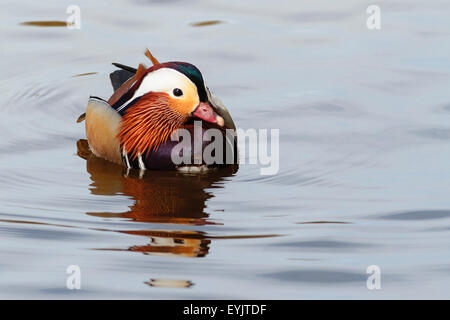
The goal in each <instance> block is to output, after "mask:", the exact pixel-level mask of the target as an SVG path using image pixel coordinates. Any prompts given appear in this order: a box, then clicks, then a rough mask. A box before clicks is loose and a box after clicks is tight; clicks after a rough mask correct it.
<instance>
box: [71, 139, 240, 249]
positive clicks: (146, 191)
mask: <svg viewBox="0 0 450 320" xmlns="http://www.w3.org/2000/svg"><path fill="white" fill-rule="evenodd" d="M77 149H78V150H77V153H78V155H79V156H80V157H82V158H84V159H86V160H87V171H88V173H89V174H90V178H91V180H92V183H91V188H90V191H91V193H92V194H96V195H116V194H123V195H126V196H129V197H130V198H131V199H133V200H134V204H133V205H132V206H130V207H129V210H128V211H126V212H122V213H109V212H88V213H87V214H89V215H92V216H97V217H118V218H127V219H130V220H133V221H137V222H152V223H168V224H185V225H205V224H214V222H212V221H209V220H208V217H209V215H208V214H207V213H206V212H205V207H206V206H205V202H206V200H207V199H210V198H212V197H213V195H212V194H211V193H209V192H207V191H206V189H211V188H221V186H220V182H222V181H224V180H225V179H226V178H227V177H229V176H231V175H233V173H234V172H236V170H237V168H224V169H221V170H215V171H212V172H209V173H205V174H191V175H187V174H183V173H178V172H172V171H145V172H142V171H141V172H140V171H139V170H133V169H132V170H127V169H126V168H125V167H123V166H120V165H117V164H114V163H112V162H109V161H106V160H103V159H101V158H98V157H96V156H94V155H93V154H92V153H91V152H90V150H89V147H88V143H87V141H86V140H84V139H82V140H79V141H78V142H77ZM120 232H122V233H126V234H131V235H140V236H145V237H149V238H150V243H149V244H148V245H144V246H133V247H130V248H128V249H124V250H126V251H136V252H142V253H144V254H162V255H177V256H183V257H204V256H206V255H207V254H208V251H209V245H210V243H211V240H210V239H211V237H209V236H208V235H207V234H206V233H204V232H199V231H186V230H181V231H180V230H132V231H120ZM113 250H122V249H113Z"/></svg>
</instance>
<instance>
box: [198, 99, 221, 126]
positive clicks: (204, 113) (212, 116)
mask: <svg viewBox="0 0 450 320" xmlns="http://www.w3.org/2000/svg"><path fill="white" fill-rule="evenodd" d="M192 115H193V116H194V117H196V118H199V119H201V120H203V121H206V122H209V123H214V124H217V125H219V126H221V127H223V125H224V123H225V121H224V120H223V118H222V117H221V116H219V115H218V114H217V113H216V112H215V111H214V109H213V108H212V106H211V105H210V104H209V102H200V103H199V105H198V106H197V108H195V110H194V112H193V113H192Z"/></svg>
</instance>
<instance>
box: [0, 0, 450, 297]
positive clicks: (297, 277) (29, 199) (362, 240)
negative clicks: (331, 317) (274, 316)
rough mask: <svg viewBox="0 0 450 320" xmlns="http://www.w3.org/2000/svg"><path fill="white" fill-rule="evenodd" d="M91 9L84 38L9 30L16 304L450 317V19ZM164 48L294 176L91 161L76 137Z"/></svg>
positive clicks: (433, 14)
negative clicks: (352, 306) (102, 301)
mask: <svg viewBox="0 0 450 320" xmlns="http://www.w3.org/2000/svg"><path fill="white" fill-rule="evenodd" d="M77 3H78V4H79V6H80V9H81V29H80V30H69V29H68V28H66V26H65V21H66V18H67V16H68V14H66V8H67V6H68V5H70V4H71V3H70V2H64V1H63V2H61V1H56V0H54V1H45V2H39V3H37V2H35V1H34V2H33V1H4V7H5V10H2V12H1V13H0V17H1V19H0V24H1V29H0V30H1V31H0V37H1V43H2V46H1V50H0V61H1V62H0V66H1V70H2V77H1V78H0V97H1V101H2V103H1V105H0V108H1V109H0V110H1V112H2V117H0V127H1V128H2V139H0V168H1V171H0V270H1V272H0V288H1V290H0V297H1V298H87V299H91V298H92V299H93V298H139V299H205V298H206V299H222V298H225V299H226V298H238V299H241V298H242V299H251V298H260V299H269V298H271V299H280V298H285V299H303V298H306V299H312V298H342V299H347V298H351V299H355V298H368V299H388V298H449V297H450V289H449V288H450V254H449V250H448V243H449V238H450V237H449V232H450V198H449V196H448V193H449V187H450V182H449V181H450V169H449V163H450V125H449V121H450V97H449V87H450V81H449V80H450V41H449V39H450V31H449V30H450V22H449V19H448V16H449V12H450V4H449V3H447V2H444V1H438V0H432V1H428V2H423V1H416V0H412V1H408V3H404V2H403V1H378V2H377V3H376V4H377V5H379V6H380V7H381V11H382V13H381V14H382V27H381V30H375V31H374V30H372V31H371V30H368V29H367V28H366V18H367V13H366V8H367V6H368V5H370V4H372V3H366V2H364V1H356V0H346V1H339V3H338V2H333V1H315V2H314V3H312V2H308V3H301V2H298V1H286V2H277V3H276V5H275V4H274V2H273V1H246V2H245V3H244V2H230V1H215V2H214V4H212V3H211V2H210V1H200V0H198V1H195V2H189V3H187V2H183V1H170V2H162V1H145V0H129V1H125V0H123V1H115V2H114V3H110V2H108V1H95V2H93V1H79V2H77ZM146 47H149V48H150V49H151V50H152V52H153V53H154V54H155V56H156V57H157V58H158V59H159V60H160V61H169V60H184V61H188V62H191V63H193V64H195V65H196V66H198V67H199V68H200V70H202V72H203V74H204V76H205V77H206V79H207V82H208V86H209V87H210V88H212V89H213V90H214V91H215V93H216V94H217V95H218V96H219V97H220V98H221V100H223V101H224V103H225V104H226V105H227V106H228V108H229V109H230V111H231V113H232V115H233V118H234V120H235V122H236V124H237V126H238V127H240V128H244V129H248V128H256V129H258V128H267V129H270V128H279V129H280V171H279V173H278V174H277V175H274V176H261V175H260V170H259V169H260V167H259V166H258V165H241V166H240V168H239V170H238V171H237V172H232V171H230V170H224V171H219V172H214V173H212V174H207V175H197V176H186V175H180V174H176V173H167V172H149V173H147V174H146V175H145V176H144V177H142V178H140V177H139V175H136V174H135V173H127V172H126V171H124V169H123V168H122V167H120V166H117V165H114V164H111V163H108V162H106V161H103V160H101V159H96V158H92V157H90V156H89V154H88V153H87V152H86V142H85V141H84V140H83V139H85V134H84V127H83V125H82V124H77V123H76V119H77V117H78V116H79V115H80V114H81V113H83V112H84V109H85V106H86V102H87V99H88V97H89V95H96V96H101V97H105V98H106V97H108V96H109V95H110V94H111V91H112V88H111V86H110V84H109V77H108V74H109V72H111V71H112V70H113V67H112V66H111V64H110V63H111V62H120V63H124V64H129V65H137V64H138V63H139V62H144V61H145V57H144V56H143V51H144V49H145V48H146ZM247 160H248V159H247ZM69 265H78V266H80V268H81V274H82V278H81V283H82V289H81V290H68V289H67V288H66V279H67V274H66V268H67V267H68V266H69ZM370 265H378V266H379V267H380V268H381V286H382V289H381V290H368V289H367V287H366V279H367V277H368V275H367V274H366V269H367V267H368V266H370Z"/></svg>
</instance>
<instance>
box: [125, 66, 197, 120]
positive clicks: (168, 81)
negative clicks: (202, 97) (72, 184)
mask: <svg viewBox="0 0 450 320" xmlns="http://www.w3.org/2000/svg"><path fill="white" fill-rule="evenodd" d="M189 85H192V86H193V87H194V88H197V86H196V85H195V83H193V82H192V81H191V79H189V78H188V77H186V76H185V75H184V74H182V73H181V72H178V71H177V70H175V69H171V68H161V69H158V70H156V71H153V72H150V73H149V74H147V75H146V76H145V77H144V79H142V82H141V85H140V86H139V88H138V89H137V90H136V91H135V93H134V94H133V96H132V97H131V98H130V99H129V100H128V101H126V102H125V103H124V104H122V105H121V106H120V107H119V108H117V112H120V111H121V110H123V109H125V108H126V107H127V106H128V104H130V103H131V102H132V101H133V100H134V99H136V98H138V97H141V96H143V95H144V94H146V93H149V92H165V93H167V94H169V95H170V96H171V97H172V98H178V99H180V98H182V97H183V96H184V94H185V93H186V92H188V90H189ZM174 89H180V90H181V91H182V92H183V94H182V95H181V96H175V95H174V93H173V90H174Z"/></svg>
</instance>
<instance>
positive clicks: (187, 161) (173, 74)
mask: <svg viewBox="0 0 450 320" xmlns="http://www.w3.org/2000/svg"><path fill="white" fill-rule="evenodd" d="M145 55H146V56H147V57H148V58H149V59H150V60H151V62H152V64H153V65H152V66H151V67H149V68H147V67H146V66H145V65H143V64H140V65H139V66H138V68H137V69H135V68H132V67H129V66H126V65H122V64H119V63H113V65H114V66H116V67H118V68H119V69H120V70H116V71H114V72H112V73H111V74H110V79H111V83H112V86H113V89H114V93H113V94H112V96H111V97H110V98H109V99H108V100H107V101H106V100H103V99H101V98H99V97H96V96H91V97H90V98H89V102H88V105H87V108H86V112H85V113H84V114H82V115H81V116H80V117H79V118H78V120H77V122H81V121H83V120H85V129H86V137H87V140H88V143H89V148H90V150H91V151H92V153H93V154H94V155H96V156H97V157H101V158H104V159H106V160H109V161H111V162H115V163H118V164H122V165H125V166H126V167H127V168H136V169H141V170H180V171H185V172H197V171H206V170H208V169H211V168H217V167H222V166H226V165H233V166H236V165H237V138H236V134H235V132H236V127H235V125H234V122H233V119H232V118H231V115H230V113H229V112H228V110H227V109H226V107H225V106H224V105H223V104H222V102H221V101H220V100H219V99H218V98H217V97H216V96H214V95H213V94H212V93H211V91H210V90H209V88H208V87H207V86H206V84H205V80H204V79H203V76H202V74H201V72H200V70H199V69H198V68H197V67H195V66H194V65H192V64H190V63H186V62H179V61H172V62H164V63H159V61H158V60H157V59H156V58H154V57H153V55H152V54H151V53H150V51H149V50H148V49H147V51H146V52H145ZM179 129H185V130H187V132H188V133H189V136H188V137H189V139H190V141H184V139H185V136H183V141H182V142H184V143H186V142H187V146H188V147H187V148H181V149H180V148H178V149H176V150H175V148H176V147H177V144H179V143H180V142H179V141H181V140H180V137H178V139H173V137H174V136H177V132H178V131H179ZM209 129H216V130H215V132H216V133H215V134H212V135H211V134H210V135H208V132H211V131H210V130H209ZM217 132H219V133H220V135H222V137H220V138H221V139H218V138H217ZM230 133H231V134H230ZM213 142H214V143H216V144H215V148H216V150H214V151H213V152H212V154H213V156H214V154H216V156H217V155H219V154H220V155H219V156H218V157H215V158H214V159H215V160H214V162H212V163H211V161H205V159H204V158H203V157H202V154H203V152H204V151H205V150H206V149H207V148H208V146H209V145H210V144H212V143H213ZM217 145H219V148H217ZM185 146H186V145H185ZM209 149H210V150H209V151H211V147H210V148H209ZM173 152H176V153H177V154H178V156H180V157H182V159H184V160H183V161H182V162H181V163H179V162H174V161H173V157H172V153H173ZM177 159H179V158H177ZM217 159H219V160H218V161H217ZM230 159H231V160H230Z"/></svg>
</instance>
